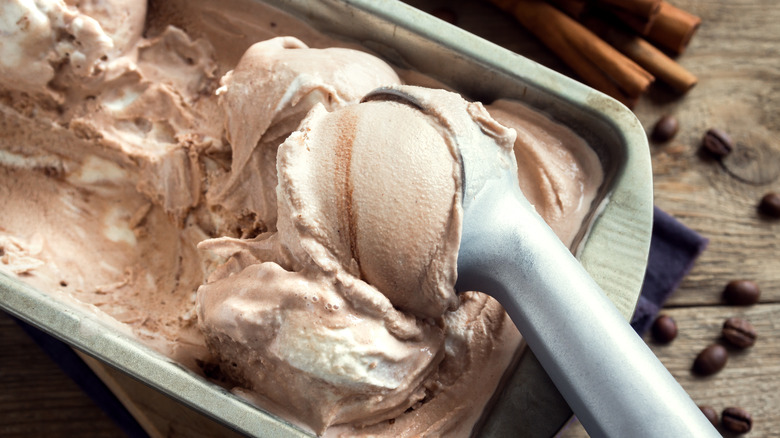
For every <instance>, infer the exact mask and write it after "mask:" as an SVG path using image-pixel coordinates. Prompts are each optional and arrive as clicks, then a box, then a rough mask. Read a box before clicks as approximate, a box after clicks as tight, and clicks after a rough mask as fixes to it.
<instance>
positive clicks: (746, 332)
mask: <svg viewBox="0 0 780 438" xmlns="http://www.w3.org/2000/svg"><path fill="white" fill-rule="evenodd" d="M721 333H722V334H723V337H724V338H725V339H726V340H727V341H729V342H730V343H731V344H732V345H734V346H735V347H738V348H748V347H752V346H753V344H755V343H756V337H757V336H758V335H757V334H756V329H755V328H754V327H753V324H751V323H749V322H748V321H745V320H744V319H742V318H729V319H727V320H726V321H724V322H723V330H722V331H721Z"/></svg>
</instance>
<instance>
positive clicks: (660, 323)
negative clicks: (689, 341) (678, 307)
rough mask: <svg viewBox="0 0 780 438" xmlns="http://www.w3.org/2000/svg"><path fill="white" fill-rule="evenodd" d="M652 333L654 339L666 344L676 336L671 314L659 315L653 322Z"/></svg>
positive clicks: (675, 326)
mask: <svg viewBox="0 0 780 438" xmlns="http://www.w3.org/2000/svg"><path fill="white" fill-rule="evenodd" d="M652 334H653V339H655V340H656V341H658V342H661V343H663V344H668V343H669V342H672V340H674V338H676V337H677V323H676V322H675V321H674V319H672V317H671V316H668V315H661V316H659V317H658V318H656V319H655V322H653V327H652Z"/></svg>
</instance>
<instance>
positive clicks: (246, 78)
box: [217, 37, 400, 229]
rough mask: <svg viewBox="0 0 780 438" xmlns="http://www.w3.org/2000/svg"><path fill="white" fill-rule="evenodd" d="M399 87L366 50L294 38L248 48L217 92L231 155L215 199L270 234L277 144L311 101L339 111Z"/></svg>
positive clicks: (273, 217)
mask: <svg viewBox="0 0 780 438" xmlns="http://www.w3.org/2000/svg"><path fill="white" fill-rule="evenodd" d="M398 83H400V79H398V76H397V75H396V74H395V72H394V71H393V69H392V68H390V66H389V65H387V64H386V63H385V62H384V61H382V60H380V59H379V58H377V57H375V56H373V55H370V54H368V53H365V52H360V51H357V50H352V49H344V48H327V49H312V48H309V47H307V46H306V44H304V43H303V42H301V41H300V40H298V39H296V38H293V37H278V38H273V39H270V40H267V41H263V42H260V43H256V44H254V45H253V46H252V47H250V48H249V50H247V51H246V53H244V55H243V56H242V58H241V60H240V61H239V63H238V65H237V66H236V68H235V69H233V70H232V71H230V72H228V73H227V74H226V75H225V76H224V77H223V78H222V87H221V88H220V89H219V90H218V91H217V93H218V94H219V95H220V105H221V106H222V108H223V109H224V112H225V114H226V121H225V129H226V135H227V139H228V141H229V142H230V145H231V148H232V151H233V156H232V164H231V175H230V180H229V181H228V182H227V184H226V186H225V188H224V189H223V190H222V192H221V193H220V195H219V198H218V199H217V201H218V202H219V203H220V204H222V205H223V206H224V207H225V209H226V210H230V211H239V212H244V213H246V214H254V215H256V216H258V217H259V218H260V219H261V220H262V221H263V222H264V223H265V225H266V226H267V227H269V228H270V229H273V228H274V225H275V221H276V196H275V190H274V188H275V187H276V149H277V147H278V146H279V144H280V143H281V142H282V141H284V139H285V138H286V137H287V136H288V135H289V134H290V133H291V132H292V131H294V130H295V129H296V128H297V127H298V125H299V124H300V122H301V120H302V119H303V118H304V117H305V116H306V114H307V113H308V112H309V110H310V109H311V108H312V107H313V106H314V105H315V104H317V103H320V104H322V105H324V106H325V107H326V108H328V109H334V108H338V107H340V106H343V105H346V104H350V103H356V102H357V101H358V100H359V99H360V98H361V97H362V96H363V95H364V94H366V93H367V92H369V91H370V90H372V89H374V88H376V87H379V86H382V85H389V84H398ZM246 187H251V189H249V190H247V189H246Z"/></svg>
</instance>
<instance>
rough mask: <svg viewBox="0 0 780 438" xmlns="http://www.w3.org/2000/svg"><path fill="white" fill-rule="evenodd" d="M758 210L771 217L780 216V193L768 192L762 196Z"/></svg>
mask: <svg viewBox="0 0 780 438" xmlns="http://www.w3.org/2000/svg"><path fill="white" fill-rule="evenodd" d="M758 210H759V211H760V212H761V213H764V214H765V215H767V216H769V217H774V218H780V193H767V194H766V195H764V197H763V198H761V203H760V204H758Z"/></svg>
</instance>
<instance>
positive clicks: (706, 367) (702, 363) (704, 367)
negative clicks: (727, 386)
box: [693, 344, 729, 376]
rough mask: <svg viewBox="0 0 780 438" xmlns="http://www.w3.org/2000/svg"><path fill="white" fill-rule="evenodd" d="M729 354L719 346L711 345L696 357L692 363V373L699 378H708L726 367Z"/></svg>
mask: <svg viewBox="0 0 780 438" xmlns="http://www.w3.org/2000/svg"><path fill="white" fill-rule="evenodd" d="M728 358H729V354H728V352H727V351H726V349H725V348H724V347H723V346H722V345H720V344H712V345H710V346H709V347H707V348H705V349H704V350H702V351H701V353H699V355H698V356H696V360H694V361H693V372H694V373H696V374H698V375H700V376H710V375H712V374H715V373H717V372H718V371H720V370H722V369H723V367H724V366H726V361H727V360H728Z"/></svg>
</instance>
